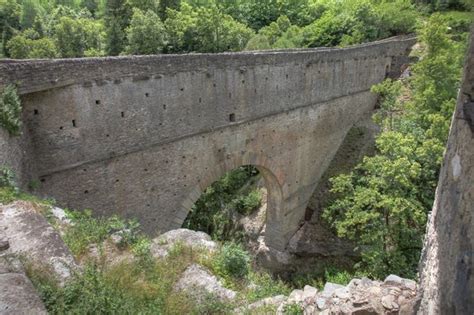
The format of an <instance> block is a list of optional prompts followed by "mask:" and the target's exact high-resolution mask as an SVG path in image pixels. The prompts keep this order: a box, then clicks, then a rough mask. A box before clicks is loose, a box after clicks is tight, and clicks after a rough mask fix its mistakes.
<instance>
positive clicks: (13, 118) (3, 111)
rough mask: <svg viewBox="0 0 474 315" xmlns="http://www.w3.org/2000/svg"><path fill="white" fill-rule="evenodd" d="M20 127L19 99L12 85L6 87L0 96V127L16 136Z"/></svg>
mask: <svg viewBox="0 0 474 315" xmlns="http://www.w3.org/2000/svg"><path fill="white" fill-rule="evenodd" d="M21 125H22V124H21V101H20V97H19V96H18V93H17V90H16V87H15V86H14V85H7V86H5V88H4V89H3V91H2V93H1V94H0V127H3V128H5V130H7V131H8V132H9V133H10V134H11V135H14V136H17V135H19V134H20V132H21Z"/></svg>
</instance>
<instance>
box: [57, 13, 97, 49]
mask: <svg viewBox="0 0 474 315" xmlns="http://www.w3.org/2000/svg"><path fill="white" fill-rule="evenodd" d="M101 35H102V25H101V24H100V23H98V22H95V21H93V20H90V19H84V18H79V19H72V18H70V17H67V16H63V17H61V18H60V19H59V23H58V24H57V25H56V27H55V39H56V42H57V46H58V50H59V53H60V54H61V56H62V57H64V58H74V57H83V56H84V55H85V53H86V51H87V50H89V49H94V50H100V49H101V43H102V39H101Z"/></svg>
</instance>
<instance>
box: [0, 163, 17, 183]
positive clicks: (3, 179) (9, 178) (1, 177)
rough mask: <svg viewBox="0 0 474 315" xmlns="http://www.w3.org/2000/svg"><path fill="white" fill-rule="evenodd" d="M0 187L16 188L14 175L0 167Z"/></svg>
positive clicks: (9, 170)
mask: <svg viewBox="0 0 474 315" xmlns="http://www.w3.org/2000/svg"><path fill="white" fill-rule="evenodd" d="M0 187H16V183H15V173H13V171H12V170H11V169H9V168H8V167H5V166H0Z"/></svg>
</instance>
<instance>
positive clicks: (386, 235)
mask: <svg viewBox="0 0 474 315" xmlns="http://www.w3.org/2000/svg"><path fill="white" fill-rule="evenodd" d="M447 31H448V27H447V24H446V22H445V21H444V19H443V18H442V17H441V16H439V15H434V16H432V17H431V18H430V19H429V21H428V23H427V25H426V26H425V27H424V28H423V30H422V31H421V33H420V36H419V37H420V38H421V40H422V42H423V46H424V47H425V51H424V55H423V58H422V59H421V61H419V62H418V63H417V64H416V65H415V66H414V67H413V79H411V80H410V82H409V84H406V85H404V86H402V84H401V83H400V82H392V81H386V82H384V83H382V84H379V85H377V86H375V87H374V88H373V91H374V92H376V93H378V94H379V95H380V96H381V101H382V105H381V109H382V111H381V113H379V114H378V115H377V119H376V121H377V123H378V124H380V125H381V128H382V130H383V132H382V133H381V134H380V135H379V136H378V137H377V140H376V147H377V150H378V152H377V154H376V155H375V156H372V157H365V158H364V160H363V161H362V163H360V164H358V165H357V167H356V168H355V169H354V170H353V171H352V172H350V173H349V174H341V175H339V176H337V177H335V178H333V179H332V180H331V182H332V189H331V192H332V193H333V197H334V200H333V202H332V203H331V204H330V205H329V206H328V207H327V208H326V209H325V210H324V218H325V219H326V220H328V221H329V222H330V223H331V224H332V226H333V227H334V228H335V229H336V231H337V234H338V235H339V236H342V237H347V238H349V239H352V240H354V241H356V242H357V244H359V245H360V248H361V251H362V263H361V264H360V265H359V266H358V267H359V268H360V269H362V270H363V271H364V272H366V273H369V274H370V275H372V276H374V277H377V278H383V277H385V276H386V275H387V274H389V273H396V274H400V275H402V276H405V277H414V276H415V273H416V266H417V264H418V260H419V254H420V250H421V246H422V239H423V235H424V231H425V223H426V220H427V213H428V211H429V210H430V208H431V206H432V204H433V199H434V191H435V188H436V184H437V179H438V172H439V168H440V165H441V160H442V154H443V151H444V147H445V142H446V139H447V136H448V129H449V128H448V125H449V121H450V119H451V115H452V112H453V109H454V104H455V98H456V93H457V90H458V86H459V83H458V82H459V78H460V69H461V56H462V55H463V54H462V52H463V48H461V46H464V45H460V44H457V43H455V42H453V41H452V39H450V38H449V36H448V35H447ZM404 89H410V92H409V93H407V94H410V95H411V98H410V100H408V101H404V102H401V101H400V95H401V93H402V91H403V90H404Z"/></svg>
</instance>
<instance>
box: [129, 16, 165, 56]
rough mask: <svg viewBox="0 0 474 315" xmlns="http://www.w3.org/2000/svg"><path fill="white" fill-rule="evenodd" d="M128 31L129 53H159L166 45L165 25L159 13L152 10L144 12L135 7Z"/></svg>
mask: <svg viewBox="0 0 474 315" xmlns="http://www.w3.org/2000/svg"><path fill="white" fill-rule="evenodd" d="M126 32H127V39H128V45H127V48H126V52H127V53H128V54H134V55H137V54H143V55H151V54H157V53H160V52H161V51H162V49H163V47H164V46H165V39H166V32H165V28H164V25H163V23H162V22H161V20H160V19H159V17H158V15H156V14H155V13H154V12H152V11H150V10H149V11H147V12H146V13H144V12H143V11H141V10H140V9H134V10H133V16H132V21H131V22H130V26H129V27H128V28H127V30H126Z"/></svg>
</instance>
